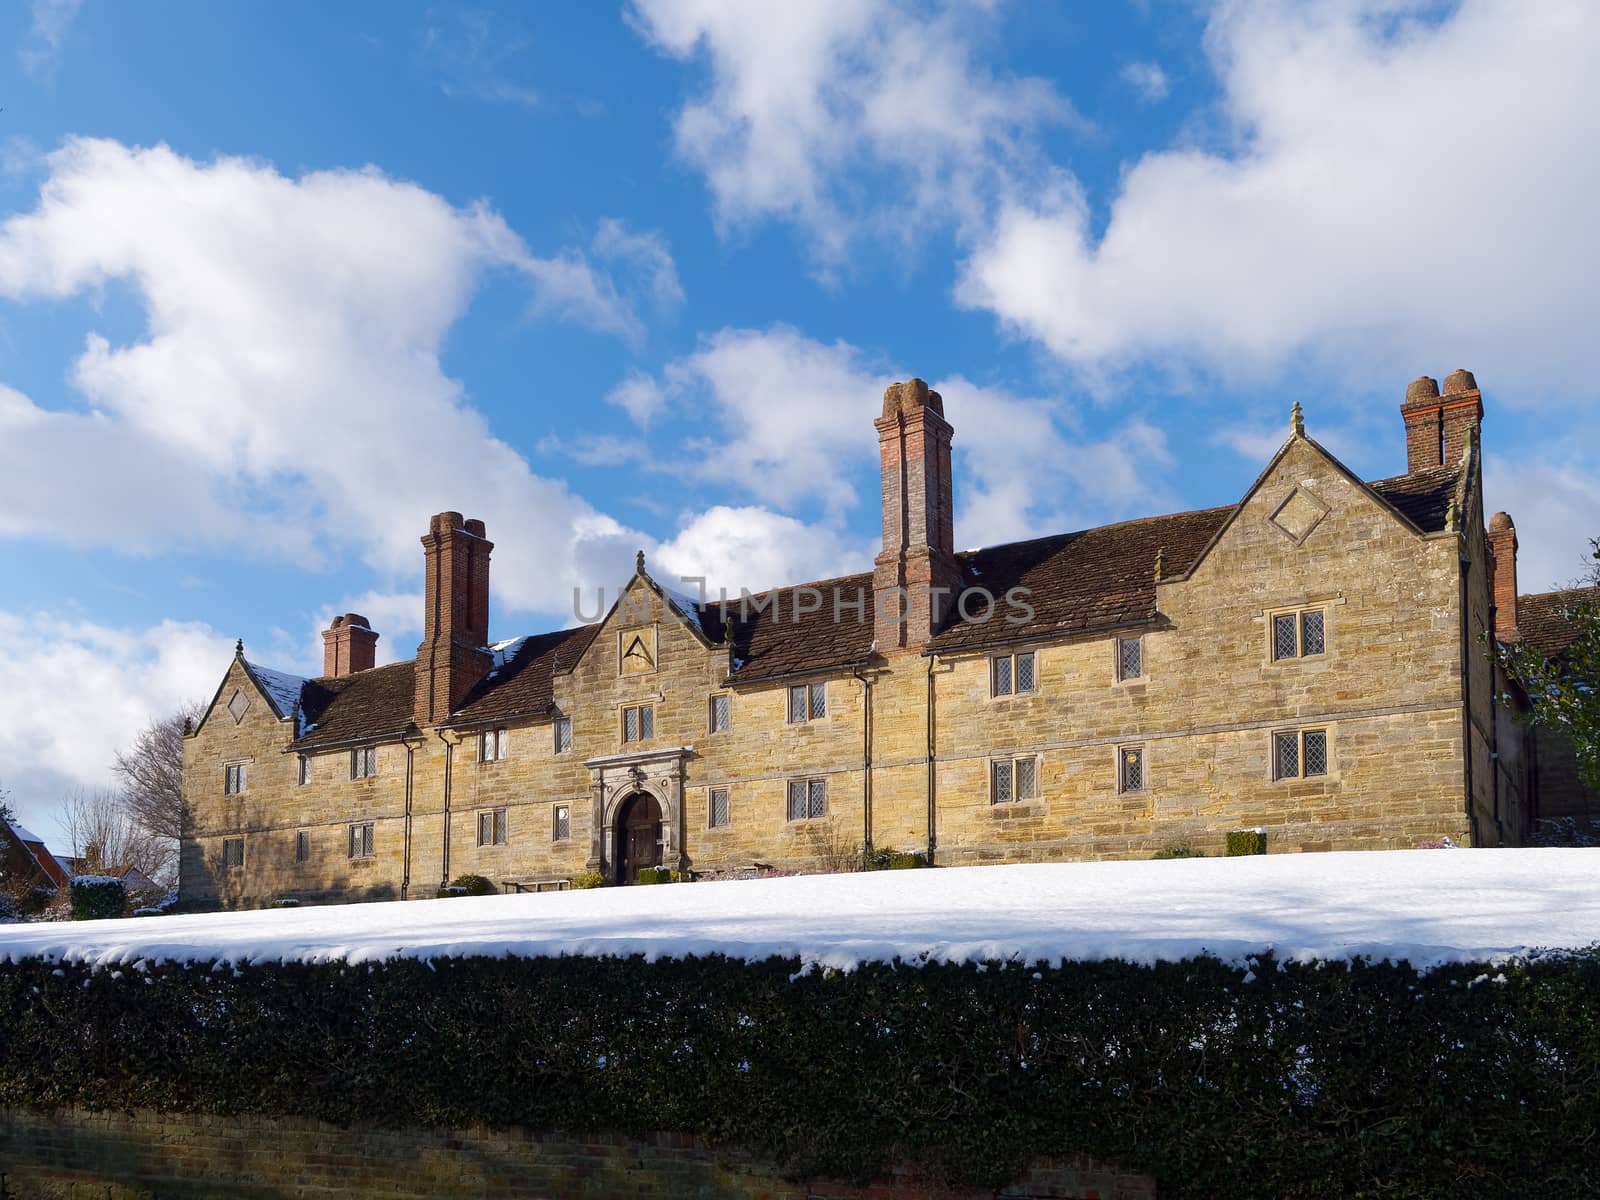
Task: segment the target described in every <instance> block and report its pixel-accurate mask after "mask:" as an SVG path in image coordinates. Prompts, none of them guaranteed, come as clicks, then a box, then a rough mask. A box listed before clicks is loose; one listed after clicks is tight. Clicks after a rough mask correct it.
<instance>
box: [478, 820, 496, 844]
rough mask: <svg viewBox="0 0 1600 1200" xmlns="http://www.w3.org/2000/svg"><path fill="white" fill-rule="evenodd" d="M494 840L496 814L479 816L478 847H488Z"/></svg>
mask: <svg viewBox="0 0 1600 1200" xmlns="http://www.w3.org/2000/svg"><path fill="white" fill-rule="evenodd" d="M493 838H494V814H493V813H486V812H485V813H479V814H478V845H480V846H487V845H488V844H489V843H490V841H492V840H493Z"/></svg>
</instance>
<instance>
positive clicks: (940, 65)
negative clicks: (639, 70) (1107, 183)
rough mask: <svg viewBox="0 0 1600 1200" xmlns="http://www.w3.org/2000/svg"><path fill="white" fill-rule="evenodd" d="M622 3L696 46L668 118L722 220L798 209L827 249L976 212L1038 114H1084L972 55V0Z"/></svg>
mask: <svg viewBox="0 0 1600 1200" xmlns="http://www.w3.org/2000/svg"><path fill="white" fill-rule="evenodd" d="M632 15H633V20H634V23H635V25H636V26H637V27H638V28H639V30H640V31H641V32H642V34H643V35H644V37H645V38H646V39H647V41H648V42H649V43H650V44H651V45H652V46H654V47H655V48H656V49H657V50H659V51H660V52H662V53H663V54H666V55H669V56H671V57H673V58H677V59H683V60H690V59H696V58H698V57H702V56H703V58H704V61H705V62H706V65H707V67H708V69H709V81H708V84H707V87H706V90H705V92H704V93H703V94H702V95H700V96H698V97H696V98H695V99H693V100H691V101H689V102H688V103H687V104H685V105H684V107H683V108H682V109H681V110H680V111H679V112H678V114H677V116H676V119H675V121H674V128H673V133H674V138H675V141H676V145H677V149H678V153H679V154H680V155H681V156H682V157H683V158H684V159H685V160H686V161H688V162H689V163H690V164H691V165H693V166H695V167H696V168H698V169H699V170H701V171H702V172H703V173H704V174H705V177H706V182H707V184H708V186H709V187H710V188H711V192H712V196H713V198H714V200H715V204H716V211H717V214H718V216H719V218H720V220H721V221H722V222H723V223H724V224H727V225H732V226H737V225H740V224H742V223H745V222H749V221H752V220H756V219H761V218H768V217H777V218H780V219H784V220H790V221H794V222H795V223H797V224H798V225H799V226H801V227H802V228H803V229H804V230H805V231H806V233H807V234H808V235H809V237H810V239H811V241H812V244H813V246H814V248H815V250H816V251H817V253H818V254H819V256H820V258H821V259H822V260H823V261H824V262H825V263H828V264H837V263H838V262H840V261H841V260H842V259H843V257H844V255H845V253H846V251H847V249H848V247H849V246H850V244H851V243H852V241H853V240H854V238H855V237H857V236H859V235H861V234H863V233H872V234H875V235H878V236H894V237H899V238H902V239H911V238H914V237H915V236H916V235H917V234H918V232H919V231H921V230H923V229H925V228H927V227H928V226H930V225H935V224H937V225H943V224H945V223H947V222H949V221H952V220H954V221H957V222H964V221H970V220H975V219H976V218H977V217H978V215H979V214H980V213H981V211H982V210H983V208H984V205H985V200H984V193H986V192H987V191H988V190H989V189H990V188H992V187H993V186H995V184H996V182H997V181H999V180H1002V179H1007V178H1010V177H1013V176H1017V177H1024V176H1027V175H1028V174H1030V173H1031V172H1032V170H1033V169H1034V167H1033V159H1032V154H1031V151H1032V150H1033V138H1032V136H1031V135H1032V133H1033V132H1034V131H1035V130H1036V129H1038V128H1039V127H1040V126H1041V125H1044V124H1053V123H1061V122H1080V123H1081V118H1078V117H1077V116H1076V115H1075V113H1074V112H1073V110H1072V108H1071V106H1070V105H1069V104H1068V103H1067V101H1066V100H1065V99H1064V98H1062V97H1061V96H1060V95H1058V94H1057V93H1056V91H1055V90H1054V89H1053V88H1052V87H1051V86H1050V85H1049V84H1048V83H1047V82H1045V81H1044V80H1041V79H1037V78H1014V77H1010V76H1006V75H1000V74H997V73H995V72H994V71H992V70H990V69H989V68H988V67H986V66H985V65H983V64H982V63H981V62H980V61H979V60H978V57H977V55H976V54H975V51H976V50H977V49H978V48H979V47H981V46H982V45H984V44H985V43H986V42H987V41H992V40H993V31H992V29H991V23H990V21H989V19H988V18H989V13H988V11H987V9H986V8H984V7H981V6H980V7H979V8H975V9H973V8H966V7H962V6H956V5H951V6H949V7H942V8H936V9H934V10H932V11H929V10H927V9H925V8H918V7H913V6H912V5H911V4H909V3H899V2H897V0H816V2H815V3H807V4H784V5H757V4H719V3H714V2H713V0H635V2H634V6H633V9H632Z"/></svg>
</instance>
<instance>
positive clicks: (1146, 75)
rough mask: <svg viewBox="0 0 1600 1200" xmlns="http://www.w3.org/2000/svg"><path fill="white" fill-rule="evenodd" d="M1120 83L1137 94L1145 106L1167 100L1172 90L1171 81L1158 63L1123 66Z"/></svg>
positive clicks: (1131, 63) (1136, 63) (1132, 63)
mask: <svg viewBox="0 0 1600 1200" xmlns="http://www.w3.org/2000/svg"><path fill="white" fill-rule="evenodd" d="M1121 77H1122V82H1123V83H1125V84H1127V85H1128V86H1129V87H1130V88H1132V89H1133V90H1134V92H1135V93H1137V94H1138V97H1139V99H1140V100H1141V101H1142V102H1143V103H1145V104H1157V103H1159V102H1161V101H1162V100H1165V99H1166V98H1167V93H1168V92H1170V91H1171V90H1172V80H1170V79H1168V78H1167V73H1166V72H1165V71H1163V70H1162V69H1161V64H1160V63H1153V62H1130V63H1127V64H1125V65H1124V66H1123V68H1122V72H1121Z"/></svg>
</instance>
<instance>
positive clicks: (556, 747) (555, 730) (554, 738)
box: [550, 716, 572, 755]
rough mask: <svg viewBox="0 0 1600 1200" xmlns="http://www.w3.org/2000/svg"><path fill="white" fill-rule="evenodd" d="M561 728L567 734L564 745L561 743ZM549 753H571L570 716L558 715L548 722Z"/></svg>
mask: <svg viewBox="0 0 1600 1200" xmlns="http://www.w3.org/2000/svg"><path fill="white" fill-rule="evenodd" d="M563 730H565V731H566V735H567V736H566V742H567V744H566V745H565V746H563V745H562V744H561V734H562V731H563ZM550 753H551V754H558V755H559V754H571V753H572V718H571V717H568V716H558V717H556V718H555V719H554V720H552V721H551V722H550Z"/></svg>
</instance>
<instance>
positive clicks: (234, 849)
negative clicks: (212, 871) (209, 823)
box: [222, 835, 244, 871]
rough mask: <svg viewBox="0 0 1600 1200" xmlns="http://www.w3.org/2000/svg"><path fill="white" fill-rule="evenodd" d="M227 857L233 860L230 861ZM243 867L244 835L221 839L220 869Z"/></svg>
mask: <svg viewBox="0 0 1600 1200" xmlns="http://www.w3.org/2000/svg"><path fill="white" fill-rule="evenodd" d="M229 859H233V860H234V861H232V862H230V861H229ZM243 867H244V837H243V835H241V836H239V837H230V838H223V839H222V869H223V870H224V871H237V870H240V869H242V868H243Z"/></svg>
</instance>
